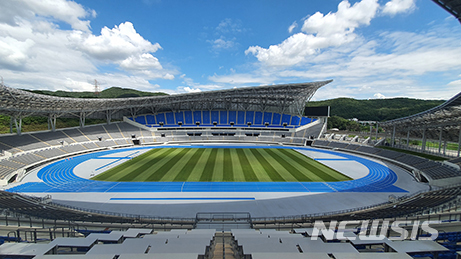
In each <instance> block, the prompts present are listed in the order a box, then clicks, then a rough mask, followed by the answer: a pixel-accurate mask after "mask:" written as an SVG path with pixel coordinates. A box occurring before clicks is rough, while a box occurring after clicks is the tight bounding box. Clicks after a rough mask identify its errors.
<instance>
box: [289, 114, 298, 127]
mask: <svg viewBox="0 0 461 259" xmlns="http://www.w3.org/2000/svg"><path fill="white" fill-rule="evenodd" d="M299 121H300V119H299V117H298V116H292V117H291V123H290V125H293V126H298V125H299Z"/></svg>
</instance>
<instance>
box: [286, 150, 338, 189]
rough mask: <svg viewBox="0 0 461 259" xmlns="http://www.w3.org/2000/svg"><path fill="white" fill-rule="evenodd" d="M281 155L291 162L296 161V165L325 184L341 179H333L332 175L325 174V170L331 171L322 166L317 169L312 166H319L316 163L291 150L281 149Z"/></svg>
mask: <svg viewBox="0 0 461 259" xmlns="http://www.w3.org/2000/svg"><path fill="white" fill-rule="evenodd" d="M281 151H282V153H284V154H285V155H287V156H288V157H290V158H291V159H292V160H294V161H296V162H297V163H299V164H300V165H302V166H303V167H305V168H306V169H307V170H309V171H310V172H312V174H314V175H315V176H317V177H319V178H320V179H322V180H323V181H325V182H332V181H340V180H341V179H342V177H341V176H340V175H338V176H337V177H333V176H332V175H330V174H328V173H326V171H327V170H332V169H330V168H328V167H326V166H323V165H322V167H317V166H315V165H314V164H319V163H318V162H316V161H314V160H313V159H310V158H308V157H306V156H304V155H302V154H300V153H298V152H296V151H294V150H292V149H290V150H285V149H282V150H281Z"/></svg>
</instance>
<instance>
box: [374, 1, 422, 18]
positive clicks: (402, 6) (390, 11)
mask: <svg viewBox="0 0 461 259" xmlns="http://www.w3.org/2000/svg"><path fill="white" fill-rule="evenodd" d="M415 8H416V5H415V0H391V1H389V2H387V3H386V4H385V5H384V7H383V10H382V12H383V14H387V15H391V16H394V15H396V14H399V13H405V12H412V11H413V10H414V9H415Z"/></svg>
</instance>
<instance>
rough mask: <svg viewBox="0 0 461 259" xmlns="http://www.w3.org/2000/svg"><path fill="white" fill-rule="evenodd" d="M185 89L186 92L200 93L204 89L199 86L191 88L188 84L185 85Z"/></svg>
mask: <svg viewBox="0 0 461 259" xmlns="http://www.w3.org/2000/svg"><path fill="white" fill-rule="evenodd" d="M183 89H184V91H185V92H186V93H199V92H201V91H202V90H200V89H199V88H190V87H188V86H186V87H184V88H183Z"/></svg>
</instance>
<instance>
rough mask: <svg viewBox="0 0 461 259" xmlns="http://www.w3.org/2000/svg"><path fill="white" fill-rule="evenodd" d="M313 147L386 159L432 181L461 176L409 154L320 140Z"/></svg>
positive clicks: (444, 166)
mask: <svg viewBox="0 0 461 259" xmlns="http://www.w3.org/2000/svg"><path fill="white" fill-rule="evenodd" d="M313 146H317V147H326V148H340V149H348V150H355V151H358V152H362V153H366V154H372V155H376V156H380V157H384V158H388V159H391V160H394V161H397V162H400V163H403V164H406V165H409V166H411V167H413V168H416V169H418V170H420V171H422V172H424V173H425V174H426V175H427V176H429V177H430V178H432V179H433V180H437V179H443V178H450V177H457V176H461V171H460V170H458V169H456V168H454V167H451V166H447V165H444V164H442V163H439V162H435V161H432V160H428V159H426V158H422V157H418V156H414V155H409V154H405V153H401V152H397V151H392V150H387V149H382V148H374V147H370V146H362V145H356V144H352V143H347V142H338V141H328V140H321V139H317V140H315V141H314V143H313Z"/></svg>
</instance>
